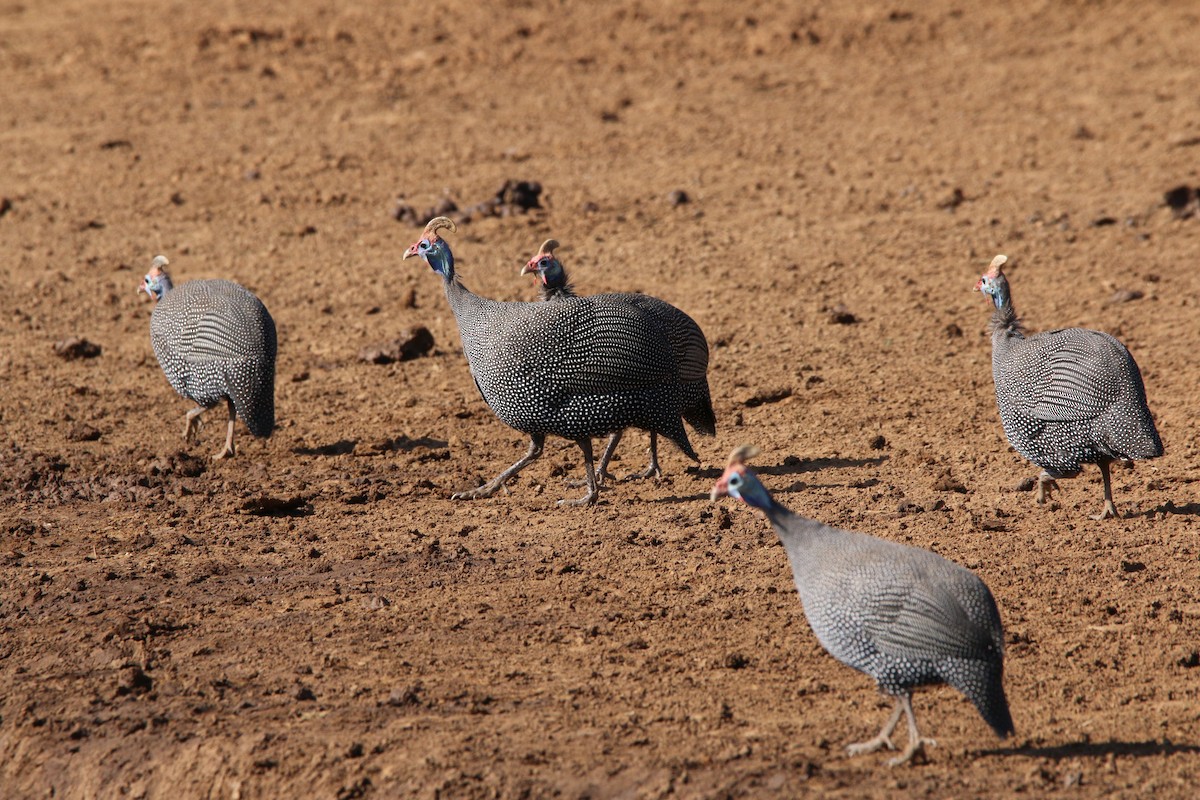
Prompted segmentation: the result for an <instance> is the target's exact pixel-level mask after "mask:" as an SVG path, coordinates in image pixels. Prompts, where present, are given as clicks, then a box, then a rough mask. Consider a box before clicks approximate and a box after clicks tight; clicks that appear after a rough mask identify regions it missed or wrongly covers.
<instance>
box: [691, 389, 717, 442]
mask: <svg viewBox="0 0 1200 800" xmlns="http://www.w3.org/2000/svg"><path fill="white" fill-rule="evenodd" d="M683 419H684V420H685V421H686V422H687V424H688V425H691V426H692V427H693V428H695V430H696V432H697V433H700V434H703V435H705V436H716V435H717V415H716V414H715V413H714V412H713V407H712V397H711V396H710V395H709V392H708V381H704V382H703V383H702V384H700V385H699V387H698V390H697V392H696V398H695V400H694V401H693V402H692V403H690V404H689V405H688V406H687V407H686V408H684V409H683Z"/></svg>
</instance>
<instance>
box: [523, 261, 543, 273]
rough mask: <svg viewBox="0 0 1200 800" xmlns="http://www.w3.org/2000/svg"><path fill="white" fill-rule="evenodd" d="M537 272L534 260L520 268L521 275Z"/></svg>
mask: <svg viewBox="0 0 1200 800" xmlns="http://www.w3.org/2000/svg"><path fill="white" fill-rule="evenodd" d="M539 271H540V270H538V264H537V259H536V258H535V259H534V260H533V261H530V262H529V263H527V264H526V265H525V266H523V267H521V274H522V275H528V274H529V273H531V272H539Z"/></svg>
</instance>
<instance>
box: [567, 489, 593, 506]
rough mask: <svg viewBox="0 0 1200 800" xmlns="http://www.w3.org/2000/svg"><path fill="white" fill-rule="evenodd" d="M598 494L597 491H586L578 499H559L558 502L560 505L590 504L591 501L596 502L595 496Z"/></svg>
mask: <svg viewBox="0 0 1200 800" xmlns="http://www.w3.org/2000/svg"><path fill="white" fill-rule="evenodd" d="M599 496H600V493H599V492H596V491H592V492H588V493H587V494H585V495H584V496H583V497H581V498H579V499H578V500H559V501H558V504H559V505H560V506H590V505H591V504H592V503H594V502H596V498H597V497H599Z"/></svg>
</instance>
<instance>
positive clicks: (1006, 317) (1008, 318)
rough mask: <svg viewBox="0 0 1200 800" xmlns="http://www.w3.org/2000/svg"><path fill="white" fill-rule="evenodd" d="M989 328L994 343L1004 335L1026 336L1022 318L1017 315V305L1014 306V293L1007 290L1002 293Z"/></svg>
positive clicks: (1007, 336)
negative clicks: (1011, 293)
mask: <svg viewBox="0 0 1200 800" xmlns="http://www.w3.org/2000/svg"><path fill="white" fill-rule="evenodd" d="M988 328H989V330H990V331H991V334H992V341H993V343H995V342H997V341H999V339H1000V338H1002V337H1003V338H1010V337H1011V338H1017V339H1024V338H1025V331H1024V329H1023V328H1022V327H1021V319H1020V317H1018V316H1017V309H1016V307H1015V306H1013V301H1012V295H1010V294H1009V293H1008V291H1007V290H1005V291H1004V292H1003V293H1002V294H1001V295H1000V302H999V304H998V305H997V306H996V310H995V311H993V312H992V321H991V324H990V325H989V326H988Z"/></svg>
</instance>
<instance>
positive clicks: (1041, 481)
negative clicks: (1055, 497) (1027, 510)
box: [1037, 470, 1058, 506]
mask: <svg viewBox="0 0 1200 800" xmlns="http://www.w3.org/2000/svg"><path fill="white" fill-rule="evenodd" d="M1057 488H1058V483H1057V482H1056V481H1055V480H1054V478H1053V477H1052V476H1051V475H1050V473H1049V472H1046V471H1044V470H1043V471H1042V474H1041V475H1038V479H1037V489H1038V491H1037V504H1038V505H1039V506H1042V505H1045V504H1046V501H1047V500H1049V499H1050V496H1051V490H1052V489H1057Z"/></svg>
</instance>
